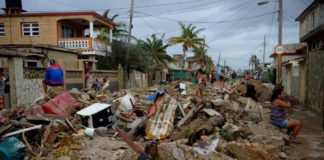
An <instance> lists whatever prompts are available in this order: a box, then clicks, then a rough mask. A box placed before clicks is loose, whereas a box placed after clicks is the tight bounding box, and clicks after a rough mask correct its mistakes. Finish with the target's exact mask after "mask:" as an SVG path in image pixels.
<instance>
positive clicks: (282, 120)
mask: <svg viewBox="0 0 324 160" xmlns="http://www.w3.org/2000/svg"><path fill="white" fill-rule="evenodd" d="M290 107H291V103H290V102H286V101H285V93H284V91H283V87H282V86H276V87H275V88H274V90H273V93H272V96H271V113H270V121H271V124H273V125H274V126H277V127H279V128H287V129H288V132H287V133H288V135H289V140H290V142H292V143H300V142H297V141H296V136H297V134H298V132H299V130H300V127H301V122H300V120H297V119H291V118H287V115H286V112H285V109H288V108H290ZM291 131H292V133H291Z"/></svg>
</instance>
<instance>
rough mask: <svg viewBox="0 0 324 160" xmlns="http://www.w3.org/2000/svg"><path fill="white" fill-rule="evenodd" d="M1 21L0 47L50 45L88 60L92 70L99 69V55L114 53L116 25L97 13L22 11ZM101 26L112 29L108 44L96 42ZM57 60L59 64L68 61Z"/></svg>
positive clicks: (59, 58)
mask: <svg viewBox="0 0 324 160" xmlns="http://www.w3.org/2000/svg"><path fill="white" fill-rule="evenodd" d="M0 19H1V21H0V45H22V44H31V45H34V44H46V45H51V46H57V47H62V48H67V49H72V50H74V51H77V52H79V53H80V56H82V57H84V63H85V64H86V66H90V69H95V65H94V63H93V62H95V59H94V57H95V56H98V55H99V56H106V55H107V53H109V52H111V43H112V26H113V25H114V23H113V22H112V21H110V20H109V19H107V18H105V17H103V16H101V15H99V14H98V13H96V12H93V11H87V12H42V13H30V12H21V13H17V14H1V15H0ZM101 27H107V28H110V34H109V42H108V43H107V42H102V41H99V40H97V39H96V34H95V28H101ZM55 58H56V59H57V61H58V62H59V63H60V62H62V63H64V61H66V60H67V59H66V58H65V57H55ZM89 59H90V60H89ZM67 61H68V60H67Z"/></svg>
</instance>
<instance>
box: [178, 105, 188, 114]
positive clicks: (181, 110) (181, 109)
mask: <svg viewBox="0 0 324 160" xmlns="http://www.w3.org/2000/svg"><path fill="white" fill-rule="evenodd" d="M178 107H179V109H180V112H181V114H182V117H185V116H186V113H185V111H184V110H183V108H182V105H181V103H180V102H178Z"/></svg>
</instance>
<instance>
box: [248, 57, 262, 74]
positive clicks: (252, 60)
mask: <svg viewBox="0 0 324 160" xmlns="http://www.w3.org/2000/svg"><path fill="white" fill-rule="evenodd" d="M249 65H251V66H252V71H254V70H257V69H258V68H259V67H260V60H259V59H258V57H257V56H256V55H254V54H252V56H251V57H250V60H249Z"/></svg>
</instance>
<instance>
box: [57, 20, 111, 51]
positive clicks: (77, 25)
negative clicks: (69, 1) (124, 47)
mask: <svg viewBox="0 0 324 160" xmlns="http://www.w3.org/2000/svg"><path fill="white" fill-rule="evenodd" d="M57 26H58V27H57V32H58V37H57V45H58V46H60V47H64V48H69V49H74V50H77V51H80V52H81V55H101V56H107V55H108V53H110V52H111V43H112V27H111V26H110V24H109V23H106V22H105V21H101V20H100V19H83V18H76V19H60V20H58V21H57ZM100 28H108V29H109V33H107V35H106V37H107V39H108V41H107V42H103V41H100V40H98V39H96V37H97V34H98V32H96V30H97V29H100Z"/></svg>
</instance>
